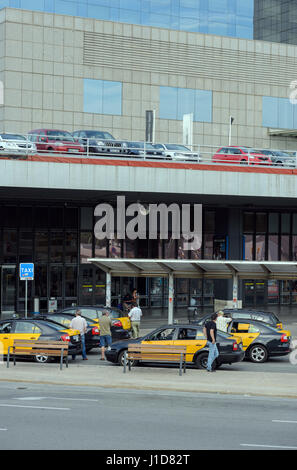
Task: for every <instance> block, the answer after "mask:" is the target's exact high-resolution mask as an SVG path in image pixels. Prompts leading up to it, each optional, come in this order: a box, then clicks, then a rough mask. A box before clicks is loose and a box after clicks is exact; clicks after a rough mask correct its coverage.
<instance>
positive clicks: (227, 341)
mask: <svg viewBox="0 0 297 470" xmlns="http://www.w3.org/2000/svg"><path fill="white" fill-rule="evenodd" d="M131 343H141V344H151V345H158V346H161V345H173V346H186V347H187V351H186V363H187V364H192V365H194V366H196V367H197V368H198V369H205V368H206V365H207V359H208V347H207V340H206V338H205V336H204V334H203V330H202V328H201V327H200V326H197V325H189V324H179V325H165V326H163V327H160V328H157V329H156V330H153V331H152V332H150V333H148V334H147V335H145V336H143V337H141V338H136V339H133V340H130V341H118V342H116V343H113V344H112V346H111V349H110V350H109V351H105V356H106V359H107V360H108V361H110V362H113V363H116V364H120V365H123V364H124V355H125V351H127V349H128V344H131ZM217 345H218V349H219V353H220V355H219V357H218V359H217V363H216V367H219V366H220V365H222V364H232V363H234V362H240V361H242V360H243V358H244V351H243V349H242V345H241V339H240V338H235V337H233V335H230V334H226V333H223V332H218V333H217ZM152 362H153V361H152Z"/></svg>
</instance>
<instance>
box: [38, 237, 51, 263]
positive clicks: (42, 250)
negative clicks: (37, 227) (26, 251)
mask: <svg viewBox="0 0 297 470" xmlns="http://www.w3.org/2000/svg"><path fill="white" fill-rule="evenodd" d="M42 261H44V262H47V261H48V232H36V233H35V262H42Z"/></svg>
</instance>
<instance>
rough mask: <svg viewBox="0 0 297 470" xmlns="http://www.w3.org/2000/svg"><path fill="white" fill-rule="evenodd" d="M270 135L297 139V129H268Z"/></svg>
mask: <svg viewBox="0 0 297 470" xmlns="http://www.w3.org/2000/svg"><path fill="white" fill-rule="evenodd" d="M268 134H269V135H279V136H282V137H297V129H272V128H269V129H268Z"/></svg>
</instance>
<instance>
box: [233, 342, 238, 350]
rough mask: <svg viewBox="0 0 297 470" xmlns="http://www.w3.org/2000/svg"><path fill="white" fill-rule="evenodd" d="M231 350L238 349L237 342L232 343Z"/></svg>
mask: <svg viewBox="0 0 297 470" xmlns="http://www.w3.org/2000/svg"><path fill="white" fill-rule="evenodd" d="M233 351H238V344H237V343H233Z"/></svg>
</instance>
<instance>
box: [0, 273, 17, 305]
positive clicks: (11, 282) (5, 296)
mask: <svg viewBox="0 0 297 470" xmlns="http://www.w3.org/2000/svg"><path fill="white" fill-rule="evenodd" d="M15 301H16V267H15V265H12V266H2V267H1V314H3V313H14V312H15Z"/></svg>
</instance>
